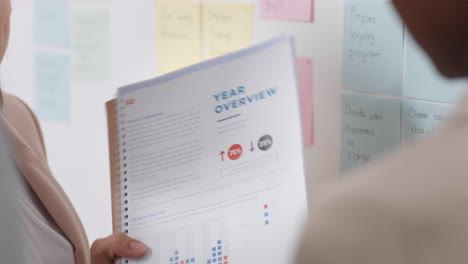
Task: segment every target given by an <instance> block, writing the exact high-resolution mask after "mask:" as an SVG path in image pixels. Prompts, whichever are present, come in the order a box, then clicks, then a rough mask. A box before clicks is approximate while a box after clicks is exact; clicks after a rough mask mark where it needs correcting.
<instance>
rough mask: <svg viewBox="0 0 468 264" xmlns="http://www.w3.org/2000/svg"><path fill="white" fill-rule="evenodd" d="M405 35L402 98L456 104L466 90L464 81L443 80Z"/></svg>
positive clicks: (427, 57) (424, 55)
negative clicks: (404, 68)
mask: <svg viewBox="0 0 468 264" xmlns="http://www.w3.org/2000/svg"><path fill="white" fill-rule="evenodd" d="M406 35H407V38H406V39H407V45H406V75H405V85H404V87H403V96H404V97H408V98H415V99H425V100H430V101H436V102H447V103H456V102H457V101H458V100H459V99H460V96H461V95H462V94H463V93H464V91H466V90H467V89H466V88H465V87H466V81H465V80H449V79H446V78H444V77H443V76H442V75H441V74H440V73H439V72H438V71H437V69H436V68H435V66H434V65H433V64H432V62H431V60H430V58H429V56H428V55H426V53H424V51H423V50H422V48H420V47H419V46H418V44H417V43H416V41H415V40H414V39H413V38H412V37H411V36H410V35H409V33H408V34H406Z"/></svg>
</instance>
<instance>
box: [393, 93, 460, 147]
mask: <svg viewBox="0 0 468 264" xmlns="http://www.w3.org/2000/svg"><path fill="white" fill-rule="evenodd" d="M402 109H403V113H402V120H403V143H404V144H413V143H416V142H418V141H420V140H423V139H425V138H427V137H430V136H432V135H434V134H435V133H437V132H438V131H439V130H440V129H441V128H443V127H444V126H445V125H446V124H447V121H448V119H449V117H450V115H451V113H452V111H453V110H455V105H451V104H446V103H434V102H426V101H417V100H407V101H404V102H403V108H402Z"/></svg>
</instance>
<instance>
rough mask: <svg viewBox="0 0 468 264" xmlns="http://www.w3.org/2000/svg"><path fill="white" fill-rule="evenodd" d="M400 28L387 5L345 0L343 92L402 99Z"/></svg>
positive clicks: (393, 13)
mask: <svg viewBox="0 0 468 264" xmlns="http://www.w3.org/2000/svg"><path fill="white" fill-rule="evenodd" d="M403 43H404V42H403V24H402V22H401V21H400V19H399V17H398V15H397V14H396V12H395V11H394V10H393V7H392V5H391V3H390V2H389V1H383V0H374V1H369V0H347V1H346V2H345V16H344V43H343V88H344V89H346V90H353V91H363V92H370V93H375V94H386V95H394V96H401V93H402V86H403Z"/></svg>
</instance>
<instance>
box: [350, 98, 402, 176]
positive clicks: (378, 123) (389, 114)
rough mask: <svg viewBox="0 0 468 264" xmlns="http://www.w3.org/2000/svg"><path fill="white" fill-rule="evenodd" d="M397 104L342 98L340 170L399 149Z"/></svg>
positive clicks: (398, 113)
mask: <svg viewBox="0 0 468 264" xmlns="http://www.w3.org/2000/svg"><path fill="white" fill-rule="evenodd" d="M400 112H401V103H400V101H399V100H395V99H390V98H385V97H380V96H372V95H362V94H350V93H343V94H342V95H341V170H342V172H347V171H349V170H350V169H353V168H358V167H362V166H364V165H366V164H368V163H370V162H372V161H374V160H375V159H376V158H377V157H378V156H379V154H382V153H385V152H387V151H390V150H393V149H395V148H398V147H399V145H400V124H401V122H400Z"/></svg>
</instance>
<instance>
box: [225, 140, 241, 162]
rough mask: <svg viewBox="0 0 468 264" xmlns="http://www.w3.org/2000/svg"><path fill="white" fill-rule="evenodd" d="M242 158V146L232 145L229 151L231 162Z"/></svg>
mask: <svg viewBox="0 0 468 264" xmlns="http://www.w3.org/2000/svg"><path fill="white" fill-rule="evenodd" d="M241 156H242V146H241V145H239V144H235V145H232V146H231V147H230V148H229V150H228V157H229V159H230V160H237V159H239V158H240V157H241Z"/></svg>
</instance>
